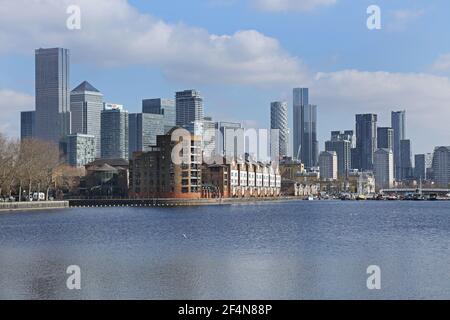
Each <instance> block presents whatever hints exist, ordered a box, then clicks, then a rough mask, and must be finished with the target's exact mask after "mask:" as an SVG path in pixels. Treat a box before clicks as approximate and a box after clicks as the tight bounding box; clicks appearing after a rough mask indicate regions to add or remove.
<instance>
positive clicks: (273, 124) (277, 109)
mask: <svg viewBox="0 0 450 320" xmlns="http://www.w3.org/2000/svg"><path fill="white" fill-rule="evenodd" d="M270 129H277V130H279V132H278V150H276V152H277V153H278V155H279V156H280V157H283V156H287V153H288V137H289V127H288V104H287V102H281V101H276V102H272V103H271V105H270Z"/></svg>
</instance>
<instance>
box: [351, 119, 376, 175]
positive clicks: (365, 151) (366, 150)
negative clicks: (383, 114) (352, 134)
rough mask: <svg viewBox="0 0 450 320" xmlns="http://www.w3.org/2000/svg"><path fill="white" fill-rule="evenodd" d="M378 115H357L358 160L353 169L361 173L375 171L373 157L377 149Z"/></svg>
mask: <svg viewBox="0 0 450 320" xmlns="http://www.w3.org/2000/svg"><path fill="white" fill-rule="evenodd" d="M377 119H378V117H377V115H376V114H371V113H369V114H357V115H356V153H357V156H356V159H355V161H356V162H357V163H355V164H353V167H354V168H356V169H359V170H361V171H371V170H373V155H374V152H375V150H376V149H377V143H378V141H377Z"/></svg>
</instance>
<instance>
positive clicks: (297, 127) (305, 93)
mask: <svg viewBox="0 0 450 320" xmlns="http://www.w3.org/2000/svg"><path fill="white" fill-rule="evenodd" d="M293 97H294V99H293V104H292V110H293V129H294V132H293V150H292V152H293V157H294V159H297V160H301V146H302V124H303V120H302V114H303V109H304V107H307V106H308V105H309V89H308V88H295V89H294V92H293Z"/></svg>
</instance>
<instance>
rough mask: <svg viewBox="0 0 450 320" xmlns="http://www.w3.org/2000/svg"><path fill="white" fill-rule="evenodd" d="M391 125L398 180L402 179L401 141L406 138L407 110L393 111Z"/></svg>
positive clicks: (395, 173)
mask: <svg viewBox="0 0 450 320" xmlns="http://www.w3.org/2000/svg"><path fill="white" fill-rule="evenodd" d="M391 127H392V129H393V130H394V149H393V151H394V175H395V179H396V180H397V181H401V180H402V164H401V162H402V160H401V148H400V141H401V140H404V139H406V111H392V113H391Z"/></svg>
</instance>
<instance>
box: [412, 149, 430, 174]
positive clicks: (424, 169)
mask: <svg viewBox="0 0 450 320" xmlns="http://www.w3.org/2000/svg"><path fill="white" fill-rule="evenodd" d="M432 166H433V154H432V153H426V154H416V155H415V156H414V177H415V178H416V179H417V180H420V179H422V180H430V179H431V168H432Z"/></svg>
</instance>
